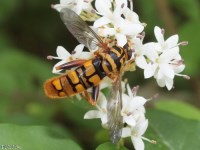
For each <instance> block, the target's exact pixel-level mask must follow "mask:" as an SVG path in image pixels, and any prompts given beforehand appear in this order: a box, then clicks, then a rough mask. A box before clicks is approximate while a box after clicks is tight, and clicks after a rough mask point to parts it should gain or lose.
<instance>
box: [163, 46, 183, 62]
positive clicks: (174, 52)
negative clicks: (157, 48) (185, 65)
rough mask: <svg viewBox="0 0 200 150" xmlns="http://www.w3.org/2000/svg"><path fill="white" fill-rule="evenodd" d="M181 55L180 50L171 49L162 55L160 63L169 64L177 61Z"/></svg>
mask: <svg viewBox="0 0 200 150" xmlns="http://www.w3.org/2000/svg"><path fill="white" fill-rule="evenodd" d="M178 55H179V50H178V49H177V48H173V49H169V50H166V51H164V52H163V53H162V54H161V55H160V58H159V60H160V62H166V63H169V62H170V61H171V60H173V59H175V58H176V57H177V56H178Z"/></svg>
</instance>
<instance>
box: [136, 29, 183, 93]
mask: <svg viewBox="0 0 200 150" xmlns="http://www.w3.org/2000/svg"><path fill="white" fill-rule="evenodd" d="M154 32H155V36H156V38H157V40H158V43H155V42H151V43H146V44H144V45H142V44H140V47H139V48H138V49H139V50H140V51H139V52H140V53H141V54H140V55H139V57H136V64H137V66H139V67H140V68H142V69H144V76H145V78H150V77H152V76H154V78H156V81H157V83H158V85H159V86H160V87H164V86H166V87H167V89H168V90H171V89H172V87H173V83H174V81H173V80H174V77H175V75H177V76H185V75H181V74H179V73H180V72H182V71H183V70H184V68H185V65H184V64H183V61H182V58H181V56H180V54H179V44H178V36H177V35H174V36H171V37H170V38H168V39H167V40H166V41H164V37H163V33H162V30H161V29H160V28H159V27H155V29H154ZM136 54H137V51H136ZM136 56H137V55H136Z"/></svg>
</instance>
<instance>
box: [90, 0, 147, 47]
mask: <svg viewBox="0 0 200 150" xmlns="http://www.w3.org/2000/svg"><path fill="white" fill-rule="evenodd" d="M95 6H96V9H97V11H98V14H101V15H102V17H101V18H99V19H98V20H96V21H95V22H94V28H99V30H98V33H99V35H101V36H104V37H107V36H115V38H116V40H117V44H118V45H119V46H121V47H123V46H124V45H125V44H126V43H127V38H128V36H135V35H137V34H139V33H140V32H142V31H143V29H144V26H143V25H142V24H141V23H140V22H139V19H138V17H137V15H136V13H131V12H130V9H129V8H128V7H127V1H126V0H121V1H119V0H118V1H117V2H116V5H115V8H114V10H113V11H111V6H112V5H111V1H108V0H96V3H95ZM102 6H104V7H102ZM123 12H124V14H125V15H124V16H125V18H123V17H122V14H123Z"/></svg>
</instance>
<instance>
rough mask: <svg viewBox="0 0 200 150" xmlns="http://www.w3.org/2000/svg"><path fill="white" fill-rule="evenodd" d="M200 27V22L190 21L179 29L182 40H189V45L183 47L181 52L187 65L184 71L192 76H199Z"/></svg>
mask: <svg viewBox="0 0 200 150" xmlns="http://www.w3.org/2000/svg"><path fill="white" fill-rule="evenodd" d="M199 27H200V22H190V23H188V24H186V25H184V26H183V27H182V28H181V29H180V31H179V33H180V38H181V40H180V41H188V42H189V44H188V45H187V46H183V47H181V51H180V53H181V55H182V57H183V59H184V61H185V64H186V66H187V67H186V68H185V71H184V72H185V73H186V74H189V75H190V76H195V75H196V76H197V75H198V74H199V64H200V55H199V35H200V30H198V28H199Z"/></svg>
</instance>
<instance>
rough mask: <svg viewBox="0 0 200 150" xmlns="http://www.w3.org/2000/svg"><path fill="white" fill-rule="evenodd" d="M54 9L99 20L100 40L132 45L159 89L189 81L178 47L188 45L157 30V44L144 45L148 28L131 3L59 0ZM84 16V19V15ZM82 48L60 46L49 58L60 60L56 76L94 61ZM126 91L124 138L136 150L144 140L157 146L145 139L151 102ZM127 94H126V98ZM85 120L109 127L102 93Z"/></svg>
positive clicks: (136, 58) (121, 0)
mask: <svg viewBox="0 0 200 150" xmlns="http://www.w3.org/2000/svg"><path fill="white" fill-rule="evenodd" d="M92 2H93V3H92ZM128 3H129V4H128ZM92 4H94V6H93V5H92ZM128 6H130V7H131V8H129V7H128ZM52 7H53V8H54V9H56V10H57V11H60V10H61V9H62V8H65V7H67V8H70V9H72V10H73V11H74V12H76V13H77V14H78V15H80V17H82V18H83V17H84V18H88V20H90V18H89V17H93V16H98V17H97V18H96V20H94V23H93V26H91V28H92V29H94V31H95V32H96V33H97V34H98V35H99V36H100V37H101V38H105V39H111V40H116V43H117V45H118V46H121V47H123V46H124V45H125V44H126V43H127V42H128V43H130V44H131V49H133V54H132V59H133V60H134V61H135V63H134V65H136V66H137V67H139V68H141V69H143V70H144V77H145V78H150V77H154V78H155V79H156V81H157V83H158V85H159V86H160V87H165V86H166V87H167V89H168V90H171V89H172V88H173V80H174V77H175V76H183V77H184V78H187V79H188V78H189V77H188V76H186V75H182V74H180V72H182V71H183V70H184V68H185V65H184V64H183V59H182V58H181V56H180V54H179V46H180V45H186V44H187V42H181V43H178V35H173V36H171V37H170V38H168V39H167V40H166V41H165V40H164V30H163V29H161V28H159V27H157V26H156V27H155V28H154V34H155V37H156V39H157V42H149V43H146V44H143V39H144V34H143V30H144V27H145V24H144V23H141V22H140V21H139V16H138V15H137V14H136V13H135V12H134V11H133V10H132V1H128V0H60V4H56V5H53V6H52ZM83 13H84V16H83V15H82V14H83ZM87 14H88V16H89V17H88V16H87ZM91 14H92V15H91ZM83 48H84V46H83V45H82V44H80V45H78V46H77V47H76V48H75V49H74V51H73V52H72V54H70V53H69V52H68V51H66V50H65V49H64V48H63V47H61V46H58V48H57V57H54V56H48V59H60V60H61V61H60V62H58V63H57V64H56V65H55V66H54V67H53V73H61V71H62V70H56V66H59V65H62V64H64V63H66V62H69V61H72V60H76V59H91V58H94V51H90V52H85V51H83ZM130 70H131V69H130ZM107 81H108V80H107V78H106V81H105V80H103V81H102V82H101V83H100V86H102V87H101V88H100V89H102V88H105V87H108V86H110V84H108V83H107V84H106V82H107ZM123 84H124V83H123ZM125 87H126V88H125ZM125 87H124V89H126V90H123V94H122V110H121V115H122V117H123V123H124V125H125V126H124V128H123V130H122V138H124V137H131V140H132V143H133V145H134V147H135V149H136V150H143V149H144V143H143V141H142V140H147V141H150V142H152V143H154V141H151V140H148V139H147V138H145V137H143V134H144V132H145V131H146V129H147V127H148V120H147V119H146V118H145V108H144V104H145V103H146V102H147V101H148V100H147V99H145V98H143V97H141V96H136V91H137V88H135V89H133V90H131V88H130V86H129V85H128V84H127V85H126V86H125ZM125 91H127V92H126V93H127V94H126V93H125ZM84 118H85V119H92V118H100V119H101V121H102V126H103V127H106V124H107V121H108V120H107V99H106V97H105V96H104V94H103V93H102V92H100V94H99V98H98V101H97V110H90V111H89V112H87V113H86V114H85V116H84Z"/></svg>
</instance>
